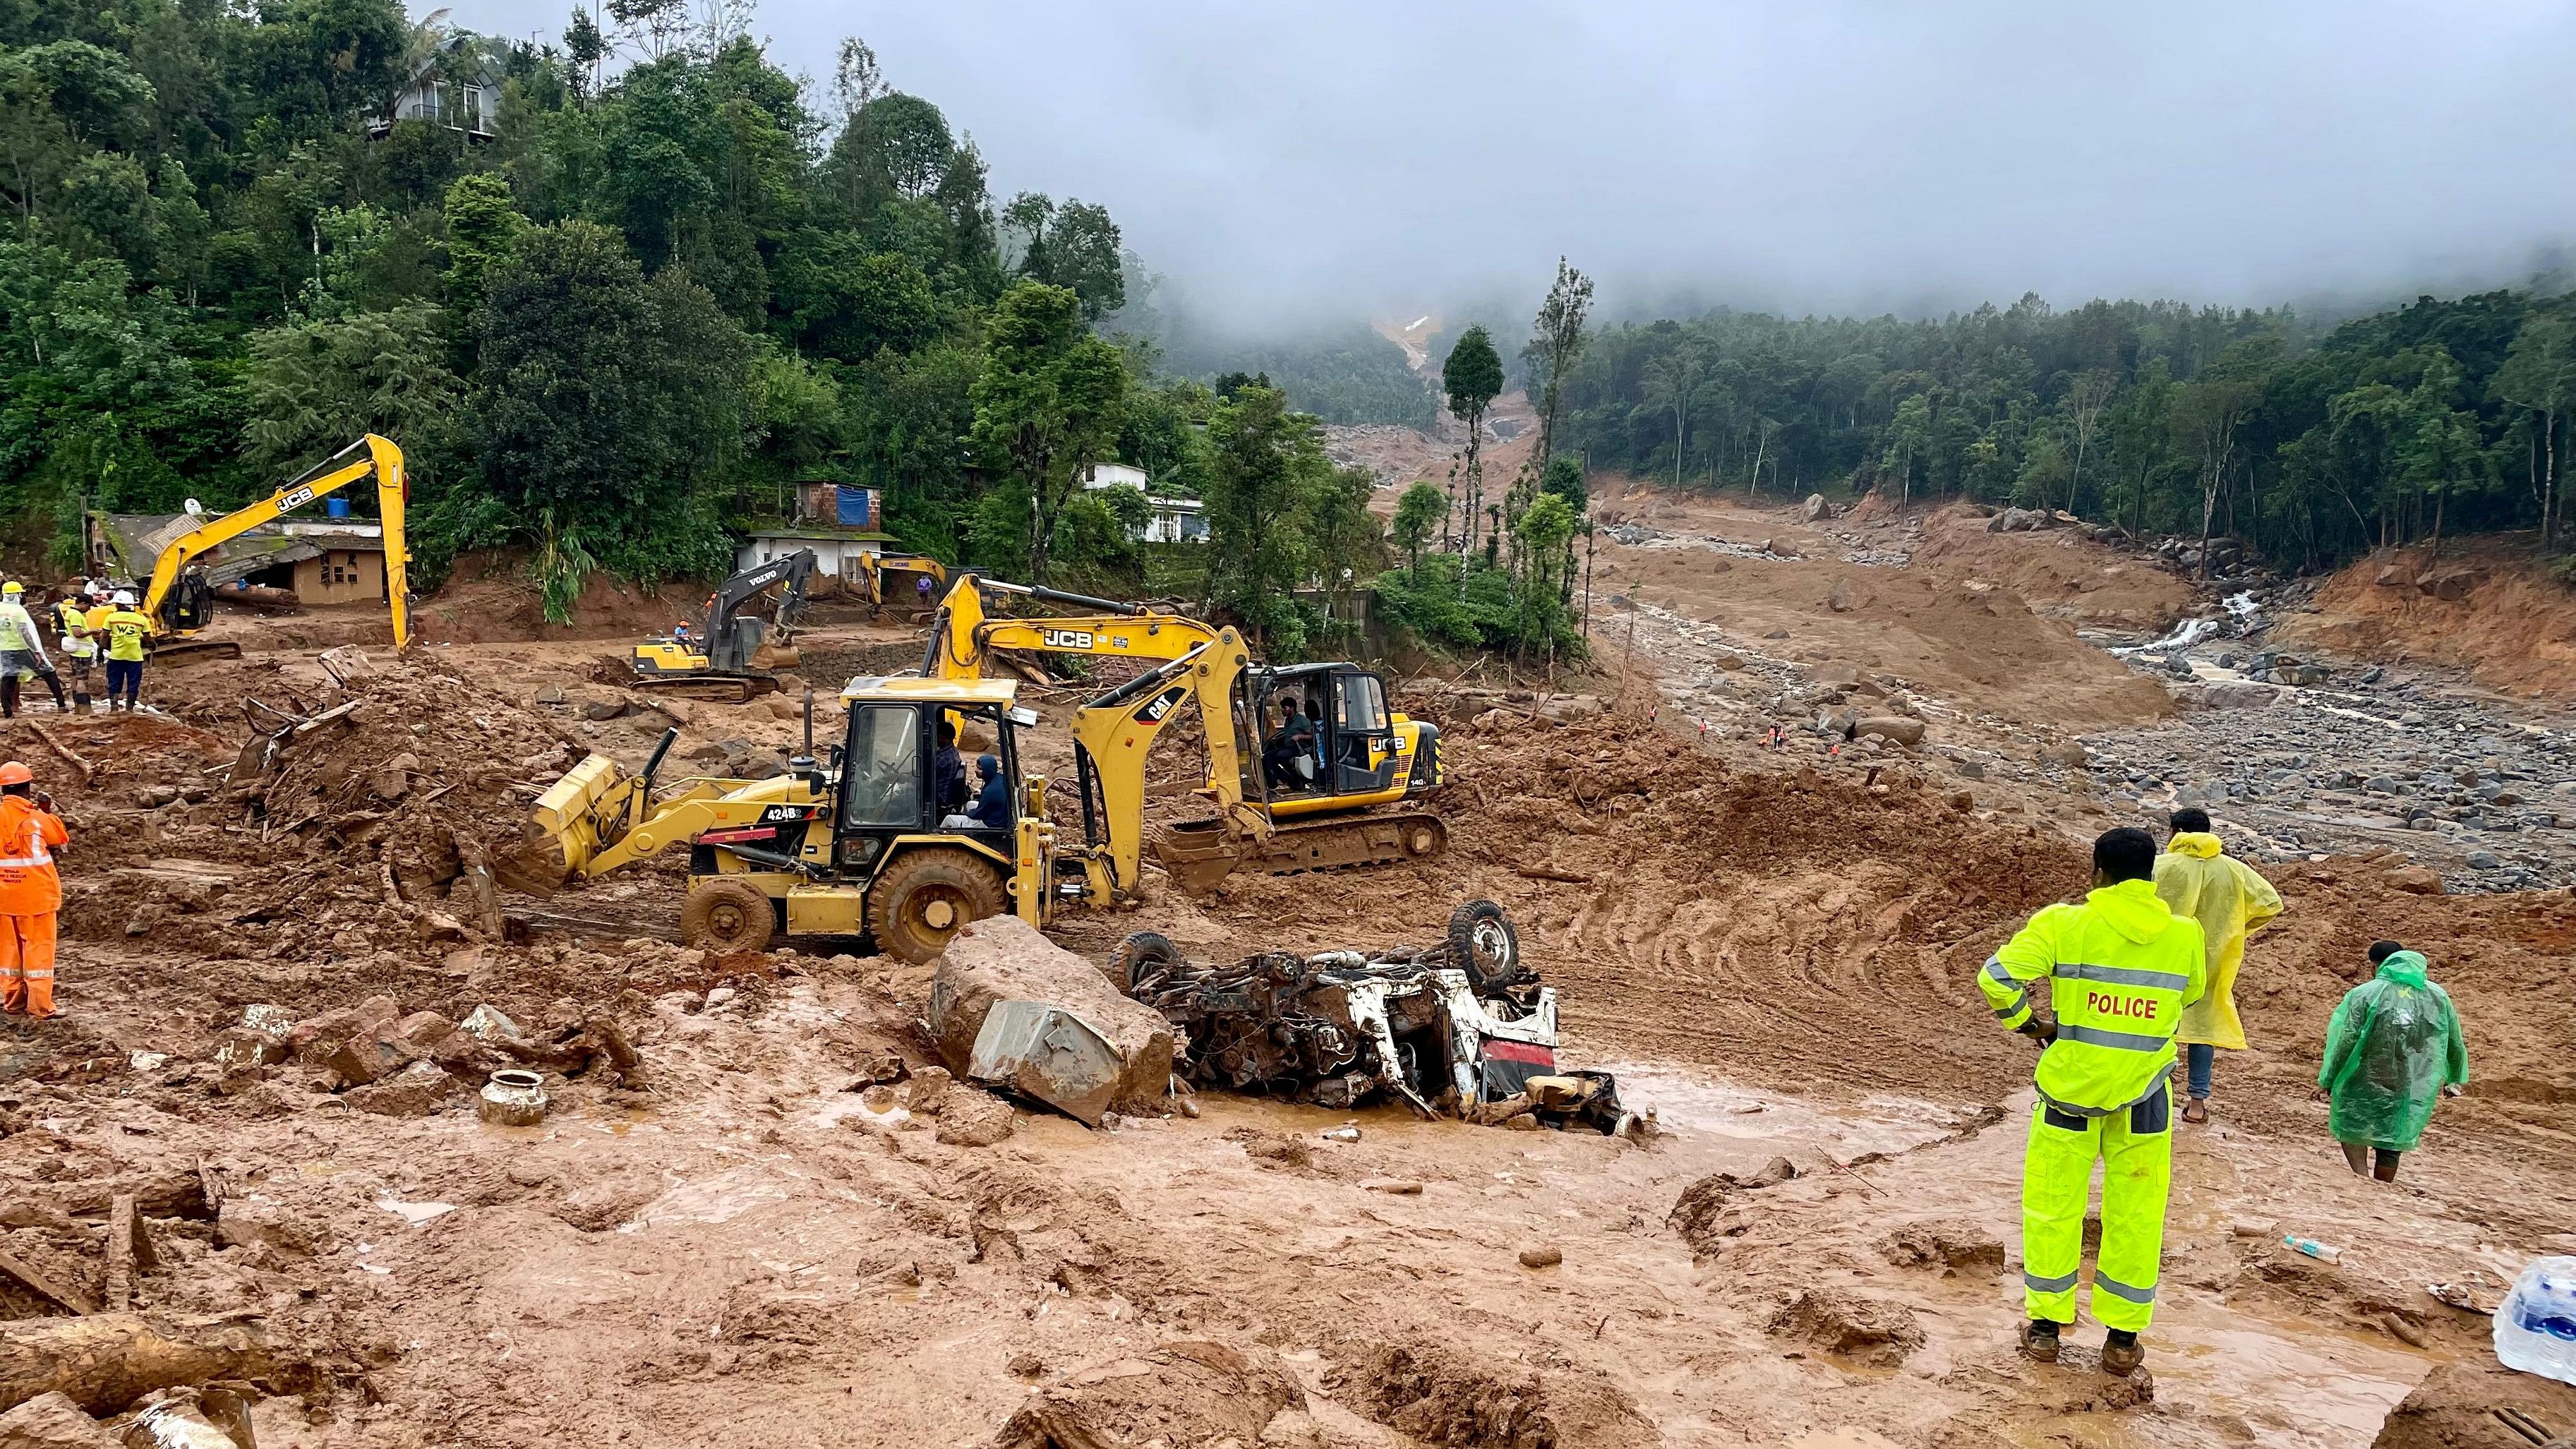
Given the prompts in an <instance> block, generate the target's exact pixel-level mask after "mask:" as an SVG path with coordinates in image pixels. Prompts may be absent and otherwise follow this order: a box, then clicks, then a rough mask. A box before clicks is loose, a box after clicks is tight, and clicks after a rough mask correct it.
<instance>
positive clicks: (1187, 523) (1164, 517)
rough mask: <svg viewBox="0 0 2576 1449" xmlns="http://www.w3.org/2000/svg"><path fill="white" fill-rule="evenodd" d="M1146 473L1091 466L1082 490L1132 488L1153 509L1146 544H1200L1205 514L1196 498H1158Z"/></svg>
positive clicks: (1132, 467)
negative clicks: (1143, 496)
mask: <svg viewBox="0 0 2576 1449" xmlns="http://www.w3.org/2000/svg"><path fill="white" fill-rule="evenodd" d="M1151 482H1152V480H1151V479H1149V478H1147V477H1146V476H1145V470H1144V469H1142V468H1139V467H1137V466H1136V465H1135V464H1133V463H1094V464H1092V465H1091V470H1090V471H1089V472H1087V473H1085V474H1083V476H1082V486H1083V487H1084V488H1085V489H1099V488H1133V489H1135V490H1136V491H1137V492H1139V493H1142V494H1144V495H1145V501H1146V502H1147V503H1149V504H1151V505H1153V509H1154V516H1153V518H1152V519H1151V520H1150V521H1149V522H1147V523H1146V525H1145V541H1146V542H1147V543H1202V542H1205V541H1206V539H1207V534H1208V528H1207V510H1206V508H1205V506H1204V505H1202V504H1201V503H1200V502H1199V501H1198V500H1197V499H1195V498H1158V497H1156V496H1155V495H1154V490H1153V488H1152V487H1151V486H1150V485H1151Z"/></svg>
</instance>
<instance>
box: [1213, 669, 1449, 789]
mask: <svg viewBox="0 0 2576 1449" xmlns="http://www.w3.org/2000/svg"><path fill="white" fill-rule="evenodd" d="M1245 688H1246V690H1247V692H1248V693H1249V694H1250V696H1251V698H1250V701H1249V703H1250V708H1251V713H1252V717H1253V719H1254V720H1255V721H1257V722H1258V723H1259V726H1260V735H1259V738H1260V740H1261V742H1262V749H1261V759H1260V766H1261V768H1260V773H1261V777H1262V783H1263V786H1264V788H1265V791H1266V794H1267V797H1268V799H1269V802H1270V810H1271V813H1272V814H1274V815H1279V816H1283V817H1289V816H1296V815H1305V814H1318V813H1322V812H1326V811H1332V810H1345V809H1354V808H1358V807H1362V806H1368V805H1380V804H1385V803H1387V802H1390V801H1395V800H1401V799H1404V798H1406V797H1408V796H1413V795H1421V794H1425V793H1428V792H1429V791H1430V790H1432V789H1433V788H1435V787H1437V786H1438V785H1439V784H1440V781H1441V778H1442V775H1441V769H1440V731H1439V728H1438V727H1437V726H1435V725H1432V724H1430V723H1428V722H1426V721H1421V720H1415V719H1410V718H1408V717H1406V716H1404V715H1400V714H1396V713H1394V712H1392V711H1391V710H1389V709H1388V708H1387V700H1386V681H1385V680H1384V679H1383V678H1381V677H1379V676H1378V675H1376V674H1375V673H1372V672H1371V671H1369V670H1366V669H1362V668H1361V667H1359V666H1358V665H1356V664H1351V663H1347V662H1334V663H1327V664H1296V665H1283V666H1278V667H1274V668H1266V669H1259V670H1255V671H1252V672H1251V673H1249V674H1248V675H1247V676H1246V678H1245ZM1291 700H1293V701H1295V703H1296V705H1297V708H1298V711H1299V717H1300V718H1302V719H1303V720H1304V721H1305V722H1306V729H1305V733H1306V734H1308V735H1311V740H1307V739H1302V738H1301V739H1298V740H1291V739H1289V738H1288V737H1287V736H1286V735H1285V733H1284V731H1285V727H1286V722H1287V719H1288V717H1289V716H1288V704H1289V702H1290V701H1291Z"/></svg>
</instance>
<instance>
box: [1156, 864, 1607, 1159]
mask: <svg viewBox="0 0 2576 1449" xmlns="http://www.w3.org/2000/svg"><path fill="white" fill-rule="evenodd" d="M1109 974H1110V977H1111V979H1112V981H1113V982H1114V983H1115V984H1116V985H1117V986H1118V988H1119V989H1120V990H1122V991H1124V992H1126V993H1127V994H1128V995H1129V996H1131V997H1133V998H1135V999H1136V1000H1137V1001H1140V1002H1143V1003H1144V1004H1145V1005H1147V1006H1151V1007H1153V1008H1154V1009H1155V1010H1157V1011H1160V1012H1161V1013H1162V1014H1163V1015H1164V1016H1165V1017H1167V1018H1169V1019H1170V1020H1171V1023H1172V1026H1173V1028H1174V1031H1175V1033H1176V1034H1177V1039H1176V1042H1175V1051H1174V1057H1175V1061H1174V1070H1175V1071H1176V1072H1178V1073H1179V1074H1180V1075H1181V1076H1182V1077H1184V1078H1185V1079H1186V1080H1188V1081H1189V1082H1190V1083H1192V1084H1193V1085H1195V1086H1201V1087H1218V1088H1224V1089H1227V1090H1230V1091H1238V1092H1260V1093H1267V1094H1270V1095H1274V1096H1283V1097H1289V1098H1293V1099H1295V1100H1298V1101H1304V1102H1312V1103H1314V1104H1316V1105H1317V1106H1321V1107H1332V1108H1342V1107H1350V1106H1355V1105H1357V1104H1359V1103H1360V1102H1362V1101H1365V1100H1367V1099H1369V1098H1370V1097H1372V1096H1374V1095H1376V1094H1377V1093H1380V1092H1384V1093H1387V1094H1388V1095H1391V1096H1394V1097H1397V1098H1400V1099H1402V1100H1403V1101H1404V1102H1406V1103H1407V1104H1409V1105H1410V1106H1412V1108H1413V1109H1414V1110H1415V1111H1417V1112H1419V1113H1421V1114H1422V1115H1424V1116H1426V1117H1439V1116H1454V1117H1463V1118H1467V1119H1469V1120H1472V1121H1479V1122H1489V1123H1499V1122H1504V1121H1508V1120H1510V1119H1511V1118H1514V1117H1517V1116H1520V1115H1522V1114H1524V1113H1526V1114H1529V1115H1531V1116H1533V1117H1535V1118H1536V1119H1537V1120H1538V1122H1539V1123H1540V1124H1541V1125H1544V1126H1550V1127H1568V1126H1574V1125H1578V1124H1579V1125H1582V1126H1586V1127H1590V1128H1592V1129H1594V1130H1596V1131H1599V1132H1603V1133H1610V1134H1616V1135H1621V1136H1629V1137H1643V1136H1645V1135H1646V1134H1647V1133H1648V1132H1649V1131H1650V1130H1651V1123H1650V1122H1649V1121H1647V1120H1646V1119H1644V1118H1640V1117H1638V1116H1637V1115H1635V1114H1633V1113H1630V1112H1628V1111H1627V1110H1626V1109H1625V1108H1623V1107H1622V1106H1621V1105H1620V1102H1619V1089H1618V1083H1617V1082H1616V1081H1614V1080H1613V1079H1612V1077H1611V1075H1610V1074H1609V1073H1607V1072H1589V1071H1560V1070H1558V1068H1557V1065H1556V1035H1557V1032H1556V991H1555V988H1553V987H1549V986H1544V985H1541V984H1540V982H1539V979H1538V975H1537V973H1536V972H1534V971H1532V970H1530V969H1529V968H1528V967H1527V966H1526V965H1525V964H1524V963H1523V962H1522V960H1521V955H1520V938H1519V935H1518V933H1517V932H1515V931H1514V930H1513V929H1512V924H1511V921H1510V920H1509V919H1508V918H1507V917H1506V916H1505V915H1504V914H1503V908H1502V907H1501V906H1499V905H1496V904H1495V903H1494V902H1492V901H1470V902H1468V903H1467V904H1465V905H1463V906H1460V907H1459V908H1458V909H1457V911H1456V912H1455V913H1454V914H1453V915H1452V916H1451V917H1450V920H1449V934H1448V937H1447V938H1446V939H1445V940H1442V941H1441V942H1439V943H1438V944H1435V945H1430V946H1416V947H1400V948H1397V949H1393V950H1384V951H1367V952H1362V951H1325V952H1321V953H1318V954H1315V955H1299V954H1297V953H1296V952H1293V951H1264V952H1261V953H1259V954H1257V955H1253V956H1247V957H1244V958H1243V959H1241V960H1239V961H1235V962H1233V963H1231V964H1228V965H1219V966H1202V965H1198V964H1195V963H1193V962H1191V961H1189V960H1187V959H1185V958H1184V957H1183V956H1182V955H1181V953H1180V951H1179V949H1178V948H1176V947H1175V946H1173V944H1172V943H1171V942H1170V941H1169V940H1166V939H1165V938H1164V937H1162V936H1160V935H1157V934H1155V933H1154V932H1151V931H1140V932H1138V933H1136V934H1135V935H1132V936H1129V937H1128V938H1127V939H1126V940H1124V941H1122V942H1121V943H1119V947H1118V952H1117V955H1116V956H1115V957H1114V958H1113V959H1112V960H1111V963H1110V966H1109Z"/></svg>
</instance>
